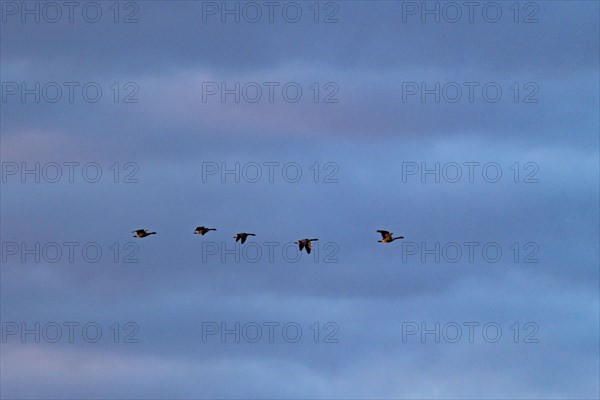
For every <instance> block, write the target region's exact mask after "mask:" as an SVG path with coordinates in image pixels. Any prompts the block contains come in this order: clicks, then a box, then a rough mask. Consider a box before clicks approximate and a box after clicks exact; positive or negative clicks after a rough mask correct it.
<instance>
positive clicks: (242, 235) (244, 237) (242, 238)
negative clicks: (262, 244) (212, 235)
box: [234, 232, 256, 244]
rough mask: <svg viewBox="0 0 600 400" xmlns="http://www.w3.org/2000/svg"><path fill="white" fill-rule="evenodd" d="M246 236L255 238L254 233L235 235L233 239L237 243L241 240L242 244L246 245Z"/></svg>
mask: <svg viewBox="0 0 600 400" xmlns="http://www.w3.org/2000/svg"><path fill="white" fill-rule="evenodd" d="M248 236H256V235H255V234H254V233H244V232H242V233H237V234H236V235H235V236H234V238H235V241H236V242H237V241H239V240H240V239H241V240H242V244H244V243H246V239H248Z"/></svg>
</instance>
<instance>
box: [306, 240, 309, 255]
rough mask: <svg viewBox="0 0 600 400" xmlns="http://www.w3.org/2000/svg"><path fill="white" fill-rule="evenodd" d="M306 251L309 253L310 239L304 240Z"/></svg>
mask: <svg viewBox="0 0 600 400" xmlns="http://www.w3.org/2000/svg"><path fill="white" fill-rule="evenodd" d="M306 252H307V253H308V254H310V241H308V242H306Z"/></svg>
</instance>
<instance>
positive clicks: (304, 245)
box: [294, 239, 319, 254]
mask: <svg viewBox="0 0 600 400" xmlns="http://www.w3.org/2000/svg"><path fill="white" fill-rule="evenodd" d="M315 240H319V239H301V240H298V241H297V242H294V243H296V244H297V245H298V248H299V249H300V251H302V249H304V248H306V252H307V253H308V254H310V242H312V241H315Z"/></svg>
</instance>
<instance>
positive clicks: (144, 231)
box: [132, 229, 156, 239]
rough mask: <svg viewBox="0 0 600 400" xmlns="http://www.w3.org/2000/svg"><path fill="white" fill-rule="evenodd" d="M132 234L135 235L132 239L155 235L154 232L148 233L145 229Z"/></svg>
mask: <svg viewBox="0 0 600 400" xmlns="http://www.w3.org/2000/svg"><path fill="white" fill-rule="evenodd" d="M132 233H135V235H133V237H136V238H140V239H141V238H145V237H146V236H150V235H156V232H148V231H146V230H145V229H136V230H135V231H132Z"/></svg>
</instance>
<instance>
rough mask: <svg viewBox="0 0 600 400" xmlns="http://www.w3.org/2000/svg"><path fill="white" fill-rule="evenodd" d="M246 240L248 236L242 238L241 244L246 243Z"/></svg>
mask: <svg viewBox="0 0 600 400" xmlns="http://www.w3.org/2000/svg"><path fill="white" fill-rule="evenodd" d="M246 239H248V236H246V235H244V236H242V244H244V243H246Z"/></svg>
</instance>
